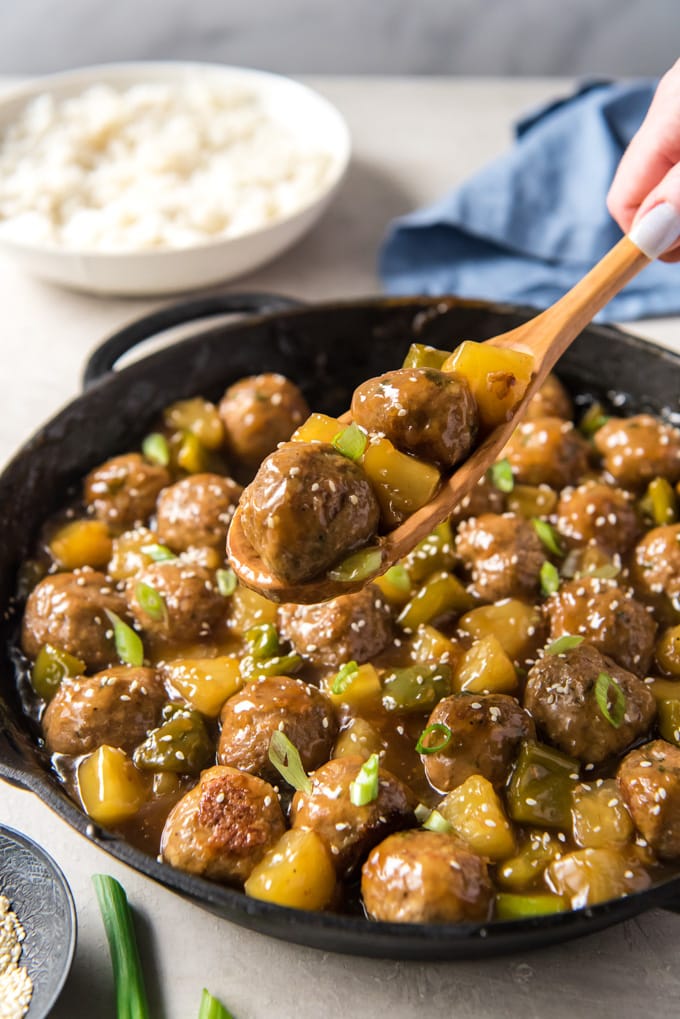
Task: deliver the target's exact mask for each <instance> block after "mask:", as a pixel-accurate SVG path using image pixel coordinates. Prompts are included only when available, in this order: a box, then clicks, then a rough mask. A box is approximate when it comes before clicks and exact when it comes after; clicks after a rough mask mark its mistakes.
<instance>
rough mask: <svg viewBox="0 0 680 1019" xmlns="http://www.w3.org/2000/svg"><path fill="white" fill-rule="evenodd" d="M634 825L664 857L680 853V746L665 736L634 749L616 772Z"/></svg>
mask: <svg viewBox="0 0 680 1019" xmlns="http://www.w3.org/2000/svg"><path fill="white" fill-rule="evenodd" d="M616 777H617V780H618V783H619V787H620V789H621V793H622V795H623V798H624V800H625V801H626V803H627V805H628V809H629V810H630V812H631V815H632V818H633V822H634V823H635V827H636V828H637V830H638V831H639V832H640V834H641V835H642V837H643V838H644V839H645V840H646V841H647V842H648V843H649V845H650V846H651V848H652V849H653V850H654V852H655V853H656V854H657V856H660V857H661V859H663V860H672V859H673V858H674V857H678V856H680V749H679V748H678V747H675V746H673V744H672V743H667V742H666V741H665V740H663V739H657V740H654V741H653V742H652V743H647V745H646V746H644V747H638V749H637V750H631V752H630V753H629V754H627V755H626V756H625V757H624V759H623V761H622V762H621V764H620V765H619V770H618V773H617V776H616Z"/></svg>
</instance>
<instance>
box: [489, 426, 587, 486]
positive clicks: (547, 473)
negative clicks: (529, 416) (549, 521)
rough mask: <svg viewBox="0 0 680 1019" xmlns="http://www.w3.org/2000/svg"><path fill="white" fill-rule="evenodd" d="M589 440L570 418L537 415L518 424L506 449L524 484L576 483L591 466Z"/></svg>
mask: <svg viewBox="0 0 680 1019" xmlns="http://www.w3.org/2000/svg"><path fill="white" fill-rule="evenodd" d="M588 450H589V447H588V443H587V442H586V440H585V439H584V438H583V436H582V435H581V434H580V433H579V432H577V431H576V429H575V428H574V425H573V424H572V422H571V421H563V420H562V418H554V417H547V418H534V419H533V420H531V421H523V422H522V423H521V424H520V425H518V426H517V428H516V429H515V431H514V432H513V433H512V435H511V437H510V441H509V442H508V444H507V446H506V447H505V449H504V451H503V456H504V457H507V459H508V460H509V461H510V465H511V467H512V472H513V474H514V475H515V480H516V481H518V482H520V483H521V484H523V485H550V487H551V488H564V486H565V485H574V484H576V483H577V482H578V481H579V480H580V478H581V477H582V476H583V475H584V474H585V473H586V471H587V470H588Z"/></svg>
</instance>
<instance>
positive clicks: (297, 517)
mask: <svg viewBox="0 0 680 1019" xmlns="http://www.w3.org/2000/svg"><path fill="white" fill-rule="evenodd" d="M379 517H380V509H379V506H378V502H377V500H376V497H375V495H374V493H373V489H372V488H371V485H370V483H369V480H368V478H367V477H366V475H365V474H364V472H363V471H362V469H361V467H359V466H358V464H356V463H354V462H353V461H352V460H348V458H347V457H346V456H343V455H342V454H341V453H338V452H337V450H335V449H334V448H333V447H332V446H330V445H326V444H325V443H304V442H288V443H286V444H285V445H283V446H280V447H279V448H278V449H277V450H276V451H275V452H274V453H272V454H271V455H270V456H268V457H267V459H266V460H265V461H264V463H263V464H262V466H261V467H260V469H259V471H258V472H257V475H256V476H255V480H254V481H253V482H252V483H251V484H250V485H248V487H247V488H246V490H245V492H244V493H243V496H242V498H241V523H242V526H243V531H244V533H245V536H246V538H247V539H248V541H249V542H250V544H251V545H252V546H253V548H255V549H256V550H257V552H258V553H259V555H260V556H261V558H262V560H263V562H264V563H265V565H266V566H267V567H268V569H270V570H271V571H272V573H274V574H276V576H278V577H280V578H281V579H282V580H284V581H286V582H287V583H291V584H295V583H300V582H303V581H305V580H311V579H312V578H313V577H316V576H318V575H319V574H321V573H323V572H324V571H325V570H327V569H329V568H330V567H331V566H334V565H335V563H337V562H338V560H340V559H342V558H343V557H344V556H345V555H347V554H348V553H350V552H352V551H354V550H355V549H357V548H360V547H361V546H362V545H365V544H366V543H367V542H369V541H370V539H371V538H372V537H373V536H374V534H375V533H376V530H377V527H378V519H379Z"/></svg>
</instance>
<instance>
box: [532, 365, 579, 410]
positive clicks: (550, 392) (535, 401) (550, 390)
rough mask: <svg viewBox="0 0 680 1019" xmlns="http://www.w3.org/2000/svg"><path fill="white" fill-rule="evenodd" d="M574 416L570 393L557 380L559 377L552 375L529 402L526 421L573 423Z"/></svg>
mask: <svg viewBox="0 0 680 1019" xmlns="http://www.w3.org/2000/svg"><path fill="white" fill-rule="evenodd" d="M573 416H574V405H573V404H572V402H571V398H570V396H569V393H568V392H567V391H566V389H565V388H564V386H563V385H562V383H561V382H560V380H559V379H558V378H557V375H553V374H552V373H551V374H550V375H548V377H547V379H546V380H545V382H544V383H543V385H542V386H541V388H540V389H539V390H538V392H537V393H534V395H533V396H532V397H531V399H530V400H529V403H528V405H527V410H526V414H525V420H526V421H531V420H534V419H535V418H563V420H564V421H571V419H572V418H573Z"/></svg>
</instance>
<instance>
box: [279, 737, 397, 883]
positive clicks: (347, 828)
mask: <svg viewBox="0 0 680 1019" xmlns="http://www.w3.org/2000/svg"><path fill="white" fill-rule="evenodd" d="M364 763H365V762H364V758H363V757H360V756H358V755H355V754H349V755H347V756H345V757H336V758H333V760H331V761H328V762H327V763H326V764H323V765H322V766H321V767H320V768H318V769H317V771H315V772H314V774H313V775H312V776H311V779H312V790H311V792H309V793H307V792H304V791H302V790H299V791H298V792H296V794H295V796H294V797H293V804H292V808H291V820H292V823H293V827H294V828H306V829H310V828H311V829H312V830H313V831H315V832H316V833H317V835H318V836H319V837H320V838H321V839H323V841H324V843H325V844H326V846H327V847H328V849H329V850H330V853H331V859H332V860H333V863H334V864H335V866H336V868H337V870H338V872H339V873H340V874H349V873H350V872H351V871H352V870H353V869H354V868H355V867H356V866H357V864H358V863H359V862H360V861H361V860H362V858H363V857H365V855H366V853H367V852H368V851H369V850H370V849H372V848H373V846H374V845H375V844H376V843H377V842H380V840H381V839H383V838H384V837H385V836H386V835H389V834H390V832H393V831H395V830H396V829H399V828H408V827H411V826H412V825H414V824H415V813H414V811H415V807H416V804H417V799H416V797H415V796H414V794H413V793H412V792H411V790H410V789H409V788H408V786H405V785H404V784H403V782H400V780H399V779H398V778H395V776H394V775H392V774H391V773H390V772H389V771H386V770H385V769H384V768H380V774H379V791H378V796H377V799H375V800H373V801H372V802H371V803H367V804H366V805H365V806H363V807H355V806H354V804H353V803H352V801H351V799H350V784H351V783H352V782H354V780H355V779H356V777H357V775H358V773H359V771H360V769H361V767H362V765H363V764H364Z"/></svg>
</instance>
